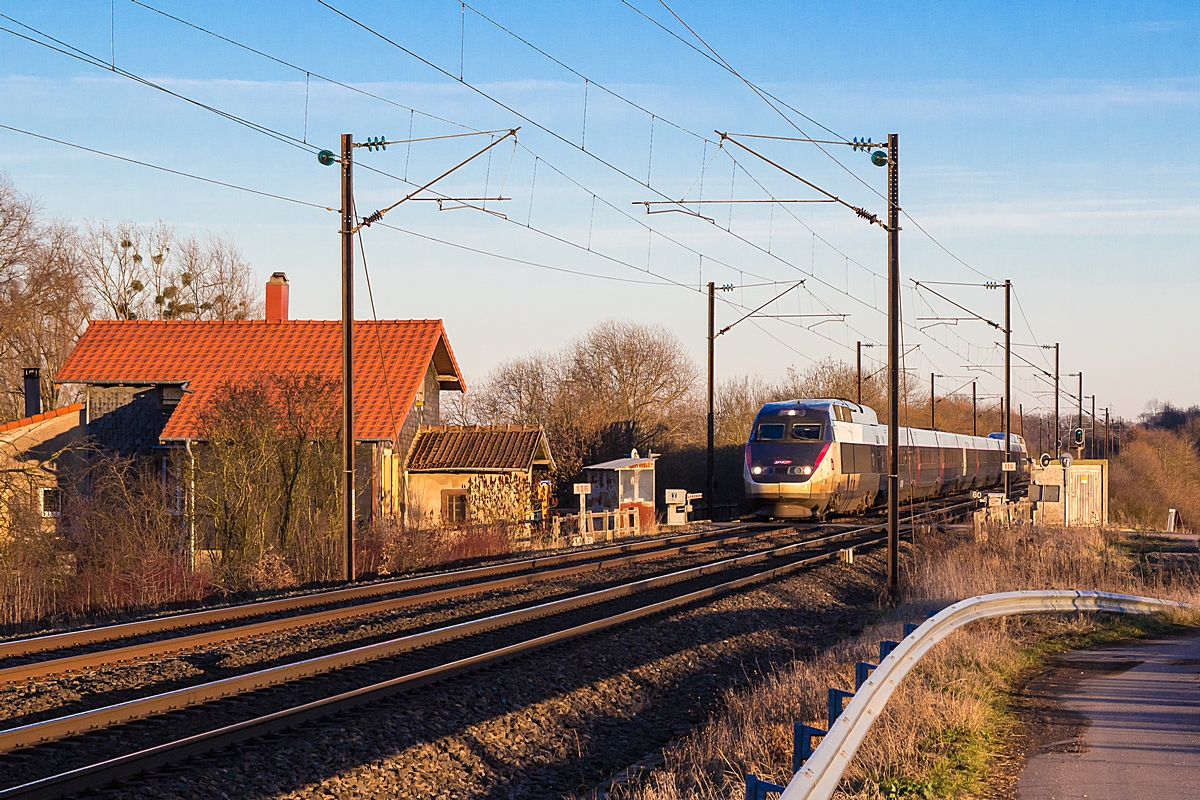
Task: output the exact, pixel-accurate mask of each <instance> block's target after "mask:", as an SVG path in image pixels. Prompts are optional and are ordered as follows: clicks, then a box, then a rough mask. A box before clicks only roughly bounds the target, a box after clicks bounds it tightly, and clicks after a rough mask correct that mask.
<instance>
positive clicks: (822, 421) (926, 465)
mask: <svg viewBox="0 0 1200 800" xmlns="http://www.w3.org/2000/svg"><path fill="white" fill-rule="evenodd" d="M900 437H901V447H900V501H901V502H904V501H907V500H926V499H930V498H934V497H939V496H943V495H951V494H959V493H962V492H965V491H970V490H973V489H987V488H991V487H995V486H999V485H1001V484H1002V483H1003V481H1004V477H1003V471H1002V470H1003V467H1002V464H1003V462H1004V434H1003V433H995V434H991V435H990V436H986V437H984V436H965V435H962V434H956V433H945V432H943V431H932V430H924V429H920V428H900ZM887 444H888V431H887V426H886V425H880V424H879V420H878V418H877V417H876V415H875V412H874V410H872V409H870V408H866V407H865V406H859V405H857V404H856V403H851V402H848V401H846V400H833V399H827V400H826V399H822V400H787V401H783V402H779V403H767V404H766V405H764V406H763V407H762V409H760V410H759V412H758V415H757V416H756V417H755V419H754V425H753V427H752V429H751V432H750V440H749V441H748V442H747V443H746V463H745V470H744V480H745V486H746V499H747V501H748V502H749V504H750V508H751V510H752V512H753V513H755V514H757V515H759V516H764V517H776V518H785V519H805V518H815V517H823V516H826V515H828V514H833V513H837V514H861V513H865V512H866V511H868V510H870V509H872V508H876V507H879V506H883V505H886V504H887V470H888V464H887V458H888V455H887V453H888V447H887ZM1011 449H1012V460H1013V461H1015V462H1016V463H1017V470H1016V472H1015V473H1013V474H1014V477H1015V479H1017V480H1021V479H1024V478H1025V477H1026V476H1027V474H1028V469H1027V460H1026V452H1025V443H1024V440H1022V439H1021V437H1019V436H1016V435H1015V434H1014V435H1013V436H1012V448H1011Z"/></svg>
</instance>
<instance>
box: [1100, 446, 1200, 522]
mask: <svg viewBox="0 0 1200 800" xmlns="http://www.w3.org/2000/svg"><path fill="white" fill-rule="evenodd" d="M1197 486H1200V455H1198V454H1197V449H1196V443H1195V441H1194V440H1192V439H1190V438H1189V437H1187V436H1182V435H1180V434H1178V433H1175V432H1172V431H1168V430H1155V429H1142V428H1134V429H1133V430H1131V431H1130V435H1129V441H1127V442H1126V443H1125V446H1124V447H1123V448H1122V450H1121V455H1120V457H1118V458H1117V459H1115V460H1114V461H1113V463H1112V472H1111V474H1110V476H1109V488H1110V491H1111V493H1112V511H1113V516H1114V517H1115V518H1116V519H1117V520H1118V521H1119V522H1121V523H1122V524H1124V525H1128V526H1130V527H1135V528H1149V529H1152V530H1164V529H1165V527H1166V524H1167V509H1168V508H1174V509H1176V510H1177V511H1178V512H1179V515H1180V523H1181V527H1183V528H1184V529H1187V530H1192V531H1195V530H1197V529H1200V493H1198V492H1197V491H1196V487H1197Z"/></svg>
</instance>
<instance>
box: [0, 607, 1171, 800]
mask: <svg viewBox="0 0 1200 800" xmlns="http://www.w3.org/2000/svg"><path fill="white" fill-rule="evenodd" d="M1180 608H1191V606H1190V605H1189V604H1188V603H1182V602H1178V601H1175V600H1159V599H1157V598H1153V597H1138V596H1136V595H1127V594H1112V593H1109V592H1095V591H1086V590H1057V589H1039V590H1031V591H1021V592H1001V593H998V594H985V595H980V596H978V597H971V598H968V599H966V600H961V601H959V602H957V603H955V604H953V605H951V606H947V607H946V608H945V609H943V610H942V611H940V612H938V614H937V615H936V616H934V617H931V618H930V619H928V620H926V621H925V622H924V623H923V624H922V625H921V626H920V627H919V628H917V629H916V630H915V631H913V632H912V633H910V634H909V635H908V636H906V637H905V638H904V641H902V642H901V643H900V644H899V645H898V646H897V647H896V648H895V649H894V650H892V652H891V653H890V654H889V655H888V657H887V658H885V659H883V661H881V662H880V664H879V666H878V667H877V668H876V669H875V671H874V672H873V673H872V674H871V676H870V678H868V679H867V681H866V682H865V683H863V685H862V686H861V687H860V688H859V690H858V691H857V692H856V693H855V694H854V697H853V699H851V701H850V703H849V704H848V705H847V706H846V709H845V711H843V712H842V715H841V716H840V717H838V718H837V720H836V721H835V722H834V723H833V724H832V725H830V727H829V732H828V733H827V734H826V735H825V737H824V739H822V741H821V743H820V744H819V745H818V746H817V748H816V750H814V751H813V754H812V755H811V756H809V758H808V760H807V761H805V762H804V765H803V766H802V767H801V768H800V771H799V772H797V773H796V774H795V775H794V776H793V777H792V780H791V782H789V783H788V785H787V788H786V789H785V790H784V792H783V794H782V796H781V797H780V800H827V798H829V797H832V796H833V792H834V790H835V789H836V788H837V785H838V783H839V782H840V781H841V778H842V773H843V772H844V771H845V769H846V767H847V766H848V765H849V763H850V759H851V758H853V757H854V754H855V752H856V751H857V750H858V747H859V745H860V744H862V741H863V739H864V738H865V737H866V735H867V731H868V730H870V728H871V724H872V723H873V722H874V721H875V720H876V719H878V718H879V716H880V714H881V713H882V712H883V710H884V707H885V706H886V705H887V701H888V700H889V699H890V698H891V696H892V693H893V692H895V690H896V688H897V687H898V686H899V685H900V681H902V680H903V679H904V677H905V676H906V675H907V674H908V673H909V672H910V671H911V670H912V668H913V667H915V666H916V665H917V662H918V661H919V660H920V658H921V657H922V656H923V655H925V654H926V653H927V652H929V650H930V649H931V648H932V647H933V646H934V645H936V644H937V643H938V642H940V641H942V640H943V639H945V638H946V637H947V636H949V635H950V634H951V633H953V632H954V631H956V630H958V629H959V628H961V627H962V626H964V625H966V624H968V623H971V622H975V621H976V620H982V619H991V618H994V617H1006V616H1012V615H1016V614H1036V613H1055V612H1064V611H1111V612H1120V613H1126V614H1155V613H1158V612H1161V611H1166V610H1168V609H1180ZM2 796H3V795H0V797H2Z"/></svg>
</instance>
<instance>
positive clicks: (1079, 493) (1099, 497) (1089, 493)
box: [1067, 464, 1104, 525]
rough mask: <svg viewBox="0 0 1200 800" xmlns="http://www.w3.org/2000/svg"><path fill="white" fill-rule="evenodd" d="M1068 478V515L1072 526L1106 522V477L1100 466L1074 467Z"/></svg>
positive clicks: (1080, 465)
mask: <svg viewBox="0 0 1200 800" xmlns="http://www.w3.org/2000/svg"><path fill="white" fill-rule="evenodd" d="M1068 472H1069V473H1070V474H1069V476H1068V478H1067V513H1068V515H1069V517H1070V519H1069V521H1068V524H1070V525H1101V524H1103V522H1104V480H1103V478H1104V475H1103V473H1102V470H1101V467H1100V465H1099V464H1078V465H1073V466H1072V467H1071V469H1070V470H1068Z"/></svg>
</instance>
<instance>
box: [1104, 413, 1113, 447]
mask: <svg viewBox="0 0 1200 800" xmlns="http://www.w3.org/2000/svg"><path fill="white" fill-rule="evenodd" d="M1111 442H1112V438H1111V434H1110V433H1109V428H1108V409H1107V408H1106V409H1104V457H1105V458H1108V456H1109V452H1110V450H1111V449H1112V448H1111V446H1110V445H1111Z"/></svg>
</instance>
